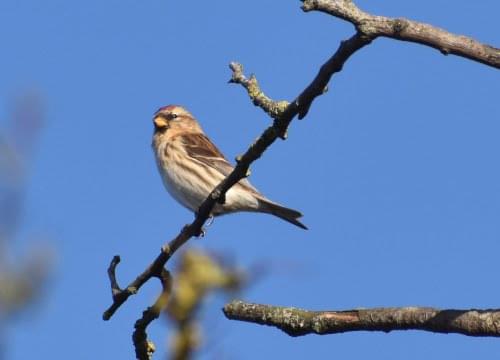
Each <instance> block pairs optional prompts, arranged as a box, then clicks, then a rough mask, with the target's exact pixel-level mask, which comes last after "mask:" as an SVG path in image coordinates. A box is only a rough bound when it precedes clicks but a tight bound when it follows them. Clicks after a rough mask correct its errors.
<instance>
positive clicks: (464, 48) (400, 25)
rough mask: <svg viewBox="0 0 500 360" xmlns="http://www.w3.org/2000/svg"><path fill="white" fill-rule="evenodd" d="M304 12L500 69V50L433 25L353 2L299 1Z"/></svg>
mask: <svg viewBox="0 0 500 360" xmlns="http://www.w3.org/2000/svg"><path fill="white" fill-rule="evenodd" d="M301 1H302V2H303V5H302V9H303V10H304V11H306V12H307V11H321V12H324V13H327V14H330V15H332V16H335V17H337V18H340V19H343V20H346V21H348V22H350V23H352V24H353V25H354V26H355V27H356V29H357V31H358V32H359V33H361V34H365V35H366V36H368V37H371V38H373V39H375V38H377V37H379V36H383V37H387V38H391V39H396V40H402V41H409V42H414V43H419V44H422V45H426V46H430V47H432V48H434V49H437V50H439V51H440V52H441V53H443V54H444V55H448V54H453V55H457V56H461V57H464V58H467V59H470V60H473V61H477V62H480V63H483V64H485V65H488V66H492V67H494V68H497V69H500V49H498V48H496V47H493V46H491V45H487V44H482V43H480V42H479V41H477V40H474V39H472V38H470V37H467V36H463V35H456V34H452V33H450V32H448V31H446V30H443V29H440V28H438V27H436V26H432V25H429V24H424V23H421V22H417V21H413V20H408V19H405V18H389V17H385V16H375V15H371V14H368V13H366V12H364V11H362V10H361V9H360V8H358V7H357V6H356V5H355V4H354V2H353V1H352V0H301Z"/></svg>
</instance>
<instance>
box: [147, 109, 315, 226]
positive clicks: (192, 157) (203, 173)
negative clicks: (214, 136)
mask: <svg viewBox="0 0 500 360" xmlns="http://www.w3.org/2000/svg"><path fill="white" fill-rule="evenodd" d="M153 123H154V127H155V130H154V134H153V144H152V146H153V150H154V153H155V157H156V163H157V165H158V170H159V171H160V175H161V177H162V179H163V183H164V185H165V188H166V189H167V191H168V192H169V193H170V194H171V195H172V196H173V197H174V198H175V199H176V200H177V201H178V202H179V203H181V204H182V205H183V206H185V207H187V208H188V209H190V210H192V211H194V212H196V211H197V210H198V208H199V206H200V205H201V203H202V202H203V201H204V200H205V199H206V198H207V196H208V195H209V194H210V192H211V191H212V190H213V189H214V188H215V187H216V186H217V185H218V184H219V183H220V182H221V181H222V180H223V179H224V178H225V177H226V176H227V175H229V173H231V171H232V170H233V166H232V165H231V164H230V163H229V162H228V161H227V160H226V158H225V157H224V155H223V154H222V153H221V152H220V151H219V149H217V147H216V146H215V145H214V144H213V143H212V142H211V141H210V140H209V139H208V137H207V136H206V135H205V134H204V133H203V130H202V128H201V127H200V125H199V124H198V122H197V121H196V119H195V118H194V117H193V115H192V114H191V113H190V112H189V111H187V110H186V109H184V108H183V107H181V106H177V105H169V106H164V107H162V108H160V109H159V110H158V111H157V112H156V113H155V115H154V117H153ZM237 211H252V212H262V213H268V214H272V215H275V216H278V217H280V218H282V219H283V220H286V221H288V222H290V223H292V224H294V225H297V226H298V227H301V228H303V229H307V228H306V226H305V225H303V224H302V223H301V222H299V221H298V220H297V219H298V218H300V217H302V214H301V213H300V212H298V211H296V210H292V209H289V208H286V207H283V206H281V205H279V204H276V203H275V202H272V201H271V200H269V199H267V198H266V197H265V196H264V195H262V194H261V193H259V191H258V190H257V189H255V188H254V187H253V186H252V185H251V184H250V182H249V181H248V180H246V179H243V180H241V181H239V182H238V183H237V184H235V185H234V186H233V187H232V188H231V189H229V191H228V192H227V193H226V201H225V203H224V204H223V205H221V204H216V205H215V207H214V209H213V215H214V216H217V215H223V214H227V213H232V212H237Z"/></svg>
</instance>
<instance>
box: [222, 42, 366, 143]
mask: <svg viewBox="0 0 500 360" xmlns="http://www.w3.org/2000/svg"><path fill="white" fill-rule="evenodd" d="M371 40H372V39H371V38H370V37H369V36H365V35H364V34H361V33H356V34H354V35H353V36H352V37H351V38H349V39H348V40H345V41H342V42H341V43H340V46H339V48H338V49H337V51H335V53H334V54H333V55H332V56H331V57H330V58H329V59H328V60H327V61H326V62H325V63H324V64H323V65H322V66H321V68H320V70H319V72H318V74H317V75H316V77H315V78H314V79H313V81H312V82H311V83H310V84H309V85H308V86H307V87H306V88H305V90H303V91H302V92H301V93H300V95H299V96H297V98H295V100H294V101H292V102H291V103H289V102H287V101H273V100H272V99H270V98H269V97H267V96H266V95H265V94H264V92H263V91H262V90H261V89H260V87H259V84H258V82H257V79H256V78H255V76H254V75H252V76H251V77H250V78H249V79H247V78H246V77H245V75H243V67H242V66H241V65H240V64H238V63H231V64H230V67H231V70H232V71H233V76H232V78H231V81H230V82H232V83H237V84H241V85H242V86H243V87H244V88H245V89H246V90H247V92H248V96H249V97H250V99H251V100H252V102H253V103H254V105H256V106H258V107H260V108H261V109H263V110H264V111H265V112H266V113H267V114H269V115H270V116H271V117H273V118H274V119H276V121H277V122H281V123H284V124H288V123H289V122H290V121H291V119H293V118H294V117H295V116H296V115H299V119H302V118H304V117H305V116H306V114H307V112H308V111H309V108H310V106H311V104H312V102H313V101H314V99H316V98H317V97H318V96H320V95H322V94H324V93H325V92H326V91H327V85H328V82H329V81H330V79H331V77H332V76H333V74H335V73H336V72H339V71H341V70H342V67H343V66H344V63H345V62H346V61H347V60H348V59H349V58H350V57H351V55H353V54H354V53H355V52H356V51H358V50H359V49H361V48H362V47H364V46H365V45H368V44H369V43H370V42H371ZM275 125H276V124H275ZM279 128H281V126H279ZM282 134H283V136H282V137H283V138H285V137H286V135H285V133H282ZM280 137H281V136H280Z"/></svg>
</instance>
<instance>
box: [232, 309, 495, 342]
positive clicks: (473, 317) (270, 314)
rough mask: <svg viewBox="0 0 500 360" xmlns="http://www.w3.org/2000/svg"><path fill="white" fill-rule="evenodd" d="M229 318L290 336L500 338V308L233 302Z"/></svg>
mask: <svg viewBox="0 0 500 360" xmlns="http://www.w3.org/2000/svg"><path fill="white" fill-rule="evenodd" d="M223 311H224V314H225V315H226V317H227V318H228V319H232V320H240V321H245V322H251V323H256V324H261V325H268V326H274V327H276V328H278V329H280V330H282V331H284V332H285V333H287V334H288V335H290V336H301V335H307V334H319V335H324V334H336V333H343V332H350V331H384V332H389V331H393V330H423V331H429V332H434V333H445V334H448V333H457V334H463V335H467V336H491V337H500V309H491V310H475V309H471V310H440V309H435V308H428V307H401V308H374V309H354V310H345V311H309V310H302V309H298V308H293V307H281V306H270V305H261V304H252V303H246V302H243V301H233V302H231V303H229V304H227V305H226V306H224V309H223Z"/></svg>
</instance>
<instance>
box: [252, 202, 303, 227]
mask: <svg viewBox="0 0 500 360" xmlns="http://www.w3.org/2000/svg"><path fill="white" fill-rule="evenodd" d="M259 210H261V211H263V212H266V213H268V214H272V215H274V216H277V217H279V218H281V219H283V220H285V221H288V222H289V223H292V224H294V225H296V226H298V227H300V228H302V229H305V230H307V226H305V225H304V224H302V223H301V222H300V221H298V220H297V219H299V218H301V217H302V214H301V213H300V212H299V211H297V210H293V209H289V208H286V207H284V206H281V205H279V204H276V203H274V202H272V201H270V200H267V199H259Z"/></svg>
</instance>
